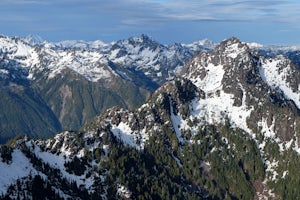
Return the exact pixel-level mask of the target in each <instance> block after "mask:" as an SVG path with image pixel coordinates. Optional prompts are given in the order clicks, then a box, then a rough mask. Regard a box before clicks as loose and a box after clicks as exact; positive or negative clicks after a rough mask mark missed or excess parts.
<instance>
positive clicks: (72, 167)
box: [64, 156, 87, 176]
mask: <svg viewBox="0 0 300 200" xmlns="http://www.w3.org/2000/svg"><path fill="white" fill-rule="evenodd" d="M86 164H87V162H86V160H81V159H79V158H77V156H75V157H74V158H73V159H72V160H71V161H70V162H66V163H65V164H64V165H65V167H66V170H67V172H68V173H70V174H75V175H77V176H81V175H83V174H84V172H85V170H86V166H85V165H86Z"/></svg>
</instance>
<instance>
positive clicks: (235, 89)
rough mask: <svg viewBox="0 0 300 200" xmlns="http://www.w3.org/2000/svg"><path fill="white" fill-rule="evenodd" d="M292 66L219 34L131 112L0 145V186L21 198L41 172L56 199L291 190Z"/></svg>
mask: <svg viewBox="0 0 300 200" xmlns="http://www.w3.org/2000/svg"><path fill="white" fill-rule="evenodd" d="M297 74H299V70H298V69H297V67H296V66H295V65H294V64H293V63H292V62H291V61H290V60H288V59H287V58H285V57H282V56H279V57H275V58H272V59H271V58H265V57H263V56H261V55H260V54H258V53H257V52H255V51H253V50H251V49H250V48H249V47H248V46H247V45H246V44H245V43H242V42H241V41H239V40H238V39H236V38H231V39H228V40H225V41H223V42H221V43H220V44H219V45H218V46H216V48H215V49H214V50H212V51H210V52H200V53H198V54H196V55H195V56H194V58H193V59H192V60H191V61H190V62H189V63H188V64H187V65H186V66H185V68H184V70H183V71H182V74H181V78H175V79H173V80H170V81H168V82H167V83H165V84H164V85H163V86H161V87H160V88H159V89H158V90H156V91H155V92H154V93H153V94H152V96H151V98H150V99H149V100H148V101H147V102H146V103H145V104H143V105H142V106H141V107H139V108H137V109H135V110H133V111H128V110H126V109H124V108H120V107H114V108H111V109H108V110H107V111H105V112H104V113H102V114H101V115H99V116H97V117H95V118H94V119H93V120H92V121H91V122H90V123H87V124H86V125H84V126H83V127H82V128H81V129H80V130H79V131H76V132H74V131H66V132H62V133H60V134H58V135H56V136H55V137H54V138H52V139H48V140H28V139H26V138H17V139H16V140H15V141H12V142H11V143H9V144H7V145H6V146H2V147H1V157H2V162H1V163H0V164H1V168H2V169H4V171H5V169H8V168H14V169H15V171H16V172H18V173H16V174H13V175H11V176H5V178H4V179H3V180H4V181H3V182H1V183H2V186H1V188H3V189H2V193H3V195H4V196H5V195H7V196H9V197H11V198H13V197H16V196H19V197H21V198H28V196H33V195H37V194H36V193H34V191H33V189H32V188H31V185H32V184H34V183H35V182H38V181H40V182H43V183H44V185H45V187H44V188H43V189H47V188H48V187H50V188H52V189H48V190H47V191H48V193H49V194H53V193H54V194H55V195H57V197H60V198H63V199H67V198H68V197H71V198H74V197H75V196H74V194H76V195H77V194H78V195H77V196H76V197H77V198H78V199H84V198H88V197H89V198H90V197H97V198H102V199H110V198H122V199H128V198H159V199H169V198H172V197H173V198H212V199H214V198H215V199H224V198H227V199H244V198H245V199H264V198H276V199H286V198H295V197H297V196H298V195H299V194H298V193H297V192H295V191H297V190H295V189H296V188H298V187H299V184H297V183H299V177H298V176H296V174H297V171H298V165H299V139H298V138H299V133H300V131H299V130H300V129H299V126H300V121H299V120H300V116H299V96H300V95H299V80H298V79H297V78H294V77H292V76H293V75H296V77H299V76H297ZM297 87H298V89H297ZM297 97H298V98H297ZM20 160H21V161H22V160H23V161H24V163H27V164H28V165H26V167H25V168H26V170H23V172H20V171H22V167H20V166H18V165H17V163H18V162H20ZM53 172H55V173H53ZM124 174H126V176H124ZM29 175H30V176H29ZM29 177H31V179H30V178H29ZM58 177H62V178H58ZM157 177H160V178H159V179H158V178H157ZM33 180H34V181H33ZM50 180H52V181H51V182H50ZM17 181H19V185H20V186H18V183H17ZM59 183H63V184H59ZM26 185H27V186H26ZM46 186H47V187H46ZM18 187H19V188H23V187H24V188H23V190H18ZM22 191H23V192H22ZM166 191H168V192H166ZM79 193H80V195H79Z"/></svg>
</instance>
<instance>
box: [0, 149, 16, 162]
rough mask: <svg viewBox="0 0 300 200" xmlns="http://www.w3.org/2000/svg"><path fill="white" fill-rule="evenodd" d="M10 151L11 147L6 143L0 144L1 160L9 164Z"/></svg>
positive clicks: (10, 159)
mask: <svg viewBox="0 0 300 200" xmlns="http://www.w3.org/2000/svg"><path fill="white" fill-rule="evenodd" d="M12 151H13V149H12V148H10V147H8V146H6V145H4V146H0V155H1V158H2V162H5V163H7V164H9V163H10V162H11V161H12V156H11V154H12Z"/></svg>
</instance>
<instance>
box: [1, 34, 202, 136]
mask: <svg viewBox="0 0 300 200" xmlns="http://www.w3.org/2000/svg"><path fill="white" fill-rule="evenodd" d="M204 44H206V43H203V45H204ZM201 45H202V43H201V44H200V43H199V44H198V43H197V44H196V43H195V44H192V45H189V46H188V47H187V46H184V45H180V44H176V45H171V46H165V45H161V44H159V43H157V42H155V41H154V40H153V39H151V38H150V37H148V36H146V35H142V36H140V37H132V38H129V39H127V40H120V41H117V42H114V43H110V44H106V43H103V42H101V41H94V42H84V41H65V42H61V43H56V44H54V43H48V42H45V41H44V42H42V39H41V38H39V37H27V38H25V39H21V38H11V37H6V36H1V37H0V56H1V67H0V78H1V81H2V80H3V81H4V82H5V81H6V82H7V81H8V82H11V81H12V82H17V83H18V84H21V85H22V87H23V88H24V89H26V91H30V92H31V93H34V95H32V98H33V97H35V96H38V97H39V98H40V100H36V99H30V98H31V96H30V95H29V96H27V97H28V98H29V99H28V100H26V101H32V102H35V103H38V102H40V103H41V105H34V106H32V108H27V107H28V104H22V102H20V101H17V100H16V101H15V103H16V107H18V108H19V109H20V112H27V111H28V109H35V108H37V107H39V108H38V110H39V109H40V113H41V112H42V113H44V114H46V113H49V112H50V115H51V116H49V117H52V119H51V120H52V121H53V120H54V121H56V122H57V120H58V121H59V123H60V125H59V124H58V125H57V123H56V122H55V123H53V122H51V123H52V124H55V126H54V127H53V125H51V126H50V124H51V123H50V124H48V125H49V126H50V127H49V130H52V131H53V132H52V131H50V132H52V133H55V131H56V130H59V129H60V128H62V129H67V130H70V129H72V130H74V129H78V128H79V127H80V126H82V125H83V123H84V122H86V121H88V120H90V119H91V118H92V117H94V116H95V115H97V114H99V113H100V112H102V111H104V110H105V109H107V108H109V107H111V106H115V105H119V106H122V107H124V108H129V109H132V108H134V107H135V106H137V105H140V104H141V103H142V102H143V101H145V99H146V98H147V97H148V96H149V94H150V93H152V92H153V91H154V90H155V89H157V88H158V87H159V84H162V83H164V82H165V81H166V79H167V78H170V77H172V76H174V75H175V74H176V73H178V72H177V71H178V70H179V69H180V68H182V67H183V65H184V64H185V63H186V62H187V61H188V59H190V58H191V57H192V55H193V50H192V49H201V48H204V46H201ZM24 82H26V84H23V83H24ZM6 89H7V91H8V92H10V87H7V88H6ZM27 93H28V92H27ZM10 98H11V100H12V101H14V99H13V96H11V95H10ZM3 103H4V104H6V102H3ZM19 104H22V105H19ZM49 108H50V109H51V111H49ZM2 111H3V112H4V111H6V110H5V109H4V108H3V109H0V112H2ZM52 112H53V113H54V115H53V113H52ZM15 114H17V113H15ZM3 115H5V116H6V118H8V119H10V118H13V117H11V116H10V115H11V112H5V113H4V114H3ZM22 115H23V114H22ZM22 115H20V116H22ZM54 116H55V117H54ZM53 117H54V118H53ZM46 118H47V117H46ZM55 118H56V119H55ZM51 120H50V121H51ZM34 121H36V123H35V127H37V128H36V129H35V130H34V129H33V128H28V127H29V125H27V123H18V125H15V124H14V121H13V120H6V123H7V127H14V126H15V127H18V126H19V128H18V129H16V131H13V132H14V134H17V132H19V133H22V131H21V130H22V128H23V129H24V130H25V129H26V131H24V133H26V134H29V130H31V132H32V133H31V134H29V136H32V135H40V134H44V133H37V130H40V129H41V128H39V127H38V124H39V123H40V122H41V120H38V121H37V120H34ZM47 121H48V120H47ZM25 122H26V120H25ZM40 124H41V127H43V125H42V124H43V123H40ZM30 127H32V126H30ZM43 128H44V127H43ZM2 132H3V133H1V134H2V135H3V134H5V135H6V136H7V137H8V138H9V137H10V133H9V130H8V129H7V128H5V129H2ZM14 134H11V136H13V135H14ZM47 135H48V134H47Z"/></svg>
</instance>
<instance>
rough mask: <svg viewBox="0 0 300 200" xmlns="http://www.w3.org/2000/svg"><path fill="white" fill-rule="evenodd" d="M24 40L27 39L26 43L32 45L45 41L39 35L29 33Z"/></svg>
mask: <svg viewBox="0 0 300 200" xmlns="http://www.w3.org/2000/svg"><path fill="white" fill-rule="evenodd" d="M23 41H25V42H26V43H28V44H30V45H39V44H42V43H43V42H45V40H44V39H43V38H42V37H41V36H39V35H32V34H30V35H27V36H26V37H25V38H24V39H23Z"/></svg>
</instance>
